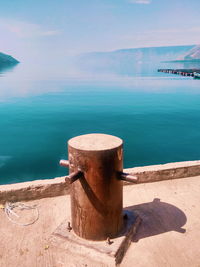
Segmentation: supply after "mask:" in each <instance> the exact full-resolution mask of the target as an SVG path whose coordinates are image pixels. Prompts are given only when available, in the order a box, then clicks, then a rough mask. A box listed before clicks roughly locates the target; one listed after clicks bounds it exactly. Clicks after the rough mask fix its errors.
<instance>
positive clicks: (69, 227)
mask: <svg viewBox="0 0 200 267" xmlns="http://www.w3.org/2000/svg"><path fill="white" fill-rule="evenodd" d="M67 230H68V231H69V232H70V231H71V230H72V227H71V225H70V222H68V223H67Z"/></svg>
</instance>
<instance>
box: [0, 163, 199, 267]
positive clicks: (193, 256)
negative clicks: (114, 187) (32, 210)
mask: <svg viewBox="0 0 200 267" xmlns="http://www.w3.org/2000/svg"><path fill="white" fill-rule="evenodd" d="M198 163H199V162H198ZM187 165H188V163H187ZM191 165H193V168H194V166H196V165H197V162H196V164H195V163H193V164H190V166H191ZM163 166H164V165H163ZM177 166H178V168H179V167H181V168H184V167H183V166H184V164H183V163H178V165H177ZM174 167H175V165H174ZM142 168H143V167H142ZM146 168H147V167H146ZM163 168H164V170H165V171H166V169H167V170H168V171H169V170H171V165H167V166H165V167H162V166H158V167H157V171H158V169H159V171H160V172H161V171H162V170H163ZM150 169H151V171H155V169H156V167H151V168H150ZM131 170H133V169H131ZM185 170H186V172H187V169H185ZM149 171H150V170H149ZM193 171H194V169H193ZM138 172H141V173H143V175H144V172H143V171H142V170H141V169H139V170H138ZM173 173H175V172H174V171H173ZM166 175H167V173H166V172H165V176H166ZM168 175H169V180H166V179H163V180H161V181H157V182H152V181H149V182H148V183H141V184H136V185H128V186H124V187H123V191H124V192H123V194H124V203H123V206H124V208H128V209H129V210H133V211H134V212H136V213H137V214H138V215H139V216H140V217H141V218H142V220H143V221H142V224H141V226H140V228H139V231H138V233H137V235H136V236H135V237H134V238H133V240H132V243H131V246H130V248H129V250H128V251H127V253H126V255H125V257H124V259H123V261H122V263H121V264H120V266H122V267H129V266H130V267H132V266H140V267H144V266H145V267H146V266H149V267H150V266H152V267H160V266H170V267H175V266H176V267H177V266H194V267H196V266H200V257H199V255H200V221H199V214H200V205H199V203H200V194H199V192H200V175H196V176H193V177H185V176H184V177H185V178H181V177H179V178H177V179H174V177H171V176H170V175H171V174H170V172H168ZM143 178H144V177H143ZM62 182H63V181H62ZM34 183H36V181H35V182H34ZM11 186H12V185H9V186H7V187H11ZM36 187H37V186H36ZM29 188H30V187H29ZM18 189H19V188H18ZM29 191H31V190H29ZM1 192H2V186H1ZM12 192H13V194H15V190H14V189H13V191H12ZM4 193H5V192H4ZM63 194H64V195H63ZM23 203H25V204H27V205H31V206H32V205H37V208H38V210H39V218H38V220H37V221H36V222H35V223H33V224H32V225H29V226H19V225H16V224H14V223H12V222H11V221H9V220H8V218H7V216H6V214H5V212H4V209H3V208H2V207H3V205H4V203H3V202H2V205H1V209H0V229H1V230H0V231H1V232H0V237H1V238H0V266H1V267H4V266H6V267H15V266H23V267H30V266H31V267H44V266H45V267H46V266H49V267H62V266H69V267H71V266H87V267H89V266H92V267H96V266H97V267H98V266H109V264H107V263H106V262H104V261H98V260H97V259H96V258H95V253H94V255H93V257H88V255H85V256H81V255H79V252H78V251H77V253H71V252H69V251H67V250H66V249H65V248H64V240H63V241H61V242H60V244H59V245H58V246H56V245H55V244H52V243H51V242H50V241H51V236H52V233H53V232H54V231H55V229H56V228H57V227H58V226H59V225H60V224H61V223H62V222H63V221H64V220H67V221H70V220H71V219H70V199H69V195H68V194H67V191H65V192H62V193H61V194H60V195H59V194H58V195H57V196H55V195H54V196H50V197H46V198H42V197H41V195H40V198H39V199H36V200H30V201H27V202H26V201H25V200H24V201H23ZM26 218H27V217H26ZM26 218H25V219H26Z"/></svg>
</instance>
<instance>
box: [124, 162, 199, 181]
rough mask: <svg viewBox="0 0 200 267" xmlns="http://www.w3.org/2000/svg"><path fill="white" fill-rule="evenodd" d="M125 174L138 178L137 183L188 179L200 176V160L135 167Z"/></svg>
mask: <svg viewBox="0 0 200 267" xmlns="http://www.w3.org/2000/svg"><path fill="white" fill-rule="evenodd" d="M124 172H126V173H129V174H132V175H135V176H137V177H138V182H137V183H152V182H158V181H164V180H171V179H178V178H186V177H192V176H198V175H200V160H195V161H182V162H174V163H167V164H161V165H151V166H144V167H135V168H129V169H125V170H124ZM126 184H127V182H126ZM128 184H130V183H128Z"/></svg>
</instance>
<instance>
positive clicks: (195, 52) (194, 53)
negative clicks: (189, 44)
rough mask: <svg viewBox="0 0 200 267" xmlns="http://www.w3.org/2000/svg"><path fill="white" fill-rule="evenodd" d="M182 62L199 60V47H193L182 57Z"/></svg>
mask: <svg viewBox="0 0 200 267" xmlns="http://www.w3.org/2000/svg"><path fill="white" fill-rule="evenodd" d="M184 60H200V45H197V46H195V47H193V48H192V49H191V50H190V51H189V52H188V53H187V55H186V56H185V57H184Z"/></svg>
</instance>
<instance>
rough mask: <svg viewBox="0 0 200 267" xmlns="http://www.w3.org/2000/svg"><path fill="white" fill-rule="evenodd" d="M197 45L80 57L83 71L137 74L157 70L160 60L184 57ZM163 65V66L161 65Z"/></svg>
mask: <svg viewBox="0 0 200 267" xmlns="http://www.w3.org/2000/svg"><path fill="white" fill-rule="evenodd" d="M194 48H195V45H187V46H164V47H145V48H130V49H121V50H116V51H111V52H94V53H87V54H82V55H80V56H79V57H78V61H77V62H78V65H79V68H80V70H82V71H92V72H112V73H117V74H127V75H130V74H135V73H136V74H137V73H149V72H152V71H155V69H156V68H158V67H159V66H160V65H159V64H160V62H163V61H171V60H175V59H179V58H180V59H183V58H184V56H185V55H187V53H188V52H189V51H192V49H194ZM160 67H161V66H160Z"/></svg>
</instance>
